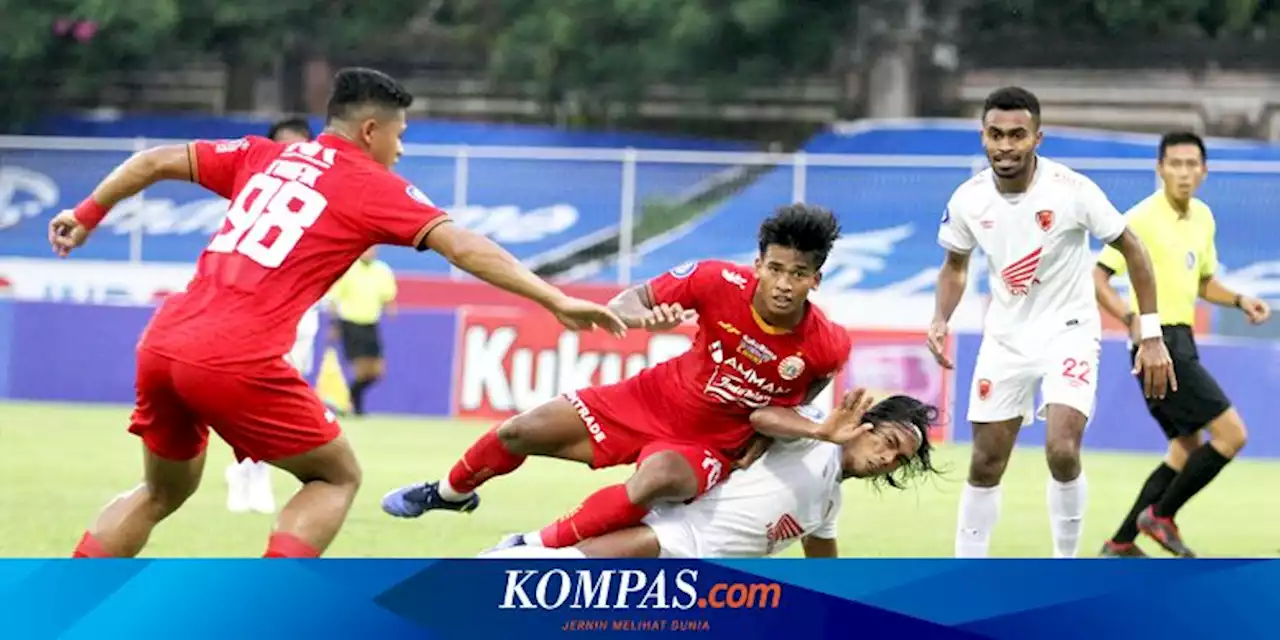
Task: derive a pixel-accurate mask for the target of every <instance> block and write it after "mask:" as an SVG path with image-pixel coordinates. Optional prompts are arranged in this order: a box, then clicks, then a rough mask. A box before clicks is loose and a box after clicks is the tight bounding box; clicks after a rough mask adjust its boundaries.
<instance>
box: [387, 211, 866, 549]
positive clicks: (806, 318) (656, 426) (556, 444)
mask: <svg viewBox="0 0 1280 640" xmlns="http://www.w3.org/2000/svg"><path fill="white" fill-rule="evenodd" d="M839 233H840V226H839V224H838V223H837V222H836V219H835V216H833V215H832V214H831V212H829V211H826V210H824V209H820V208H816V207H810V206H806V205H801V204H797V205H791V206H787V207H783V208H781V209H779V210H778V211H777V212H776V213H775V214H774V215H772V216H770V217H769V218H768V219H766V220H765V221H764V223H763V224H762V225H761V226H760V232H759V252H760V253H759V256H758V257H757V258H756V261H755V267H754V268H748V267H745V266H740V265H736V264H731V263H728V262H719V261H714V260H709V261H704V262H701V263H689V264H686V265H683V266H680V267H677V268H675V269H673V270H672V271H671V272H669V273H667V274H664V275H662V276H659V277H657V278H655V279H654V280H653V281H652V282H649V283H647V284H642V285H640V286H637V287H634V288H632V289H629V290H627V291H625V292H623V293H622V294H620V295H619V296H618V297H617V298H615V299H614V301H613V302H612V303H611V306H612V307H613V309H614V310H615V311H617V313H618V314H619V315H620V316H622V318H623V319H624V321H626V323H627V325H628V326H629V327H632V328H645V329H650V330H655V331H656V330H666V329H670V328H673V327H675V326H677V325H679V324H680V323H681V321H682V319H683V318H686V317H691V315H693V314H696V318H697V322H698V334H697V337H696V338H695V339H694V342H693V346H692V347H690V349H689V350H688V351H687V352H685V353H684V354H682V355H680V356H678V357H676V358H674V359H672V360H668V361H666V362H663V363H661V364H658V365H656V366H654V367H653V368H651V369H647V370H645V371H642V372H641V373H639V374H638V375H636V376H635V377H633V378H630V379H628V380H624V381H622V382H619V383H617V384H612V385H605V386H598V387H592V388H589V389H583V390H581V391H578V392H576V393H569V394H566V395H564V396H561V397H558V398H555V399H554V400H551V401H549V402H547V403H545V404H543V405H541V406H539V407H536V408H534V409H531V410H529V411H526V412H524V413H522V414H520V415H518V416H515V417H514V418H511V419H510V420H507V421H506V422H504V423H503V424H502V425H500V426H498V427H497V428H495V429H493V430H491V431H489V433H487V434H486V435H485V436H483V437H482V438H481V439H480V440H479V441H478V442H476V443H475V444H474V445H472V447H471V448H470V449H469V450H467V452H466V453H465V454H464V455H463V457H462V459H461V460H460V461H459V462H458V463H457V464H456V465H454V467H453V469H452V470H451V471H450V472H449V475H448V476H447V477H446V478H444V479H442V480H440V481H438V482H427V483H424V484H418V485H412V486H408V487H405V488H402V489H399V490H396V491H393V492H391V493H389V494H387V496H386V497H385V498H384V499H383V509H384V510H385V511H386V512H387V513H389V514H391V515H394V516H398V517H417V516H420V515H422V514H423V513H424V512H425V511H428V510H432V509H449V510H453V511H471V510H473V509H475V508H476V506H477V505H478V504H479V497H478V496H476V495H475V493H474V491H475V489H476V488H477V487H479V486H480V485H481V484H482V483H484V482H485V481H487V480H489V479H490V478H493V477H494V476H500V475H505V474H508V473H511V472H512V471H515V470H516V469H517V468H519V466H520V465H521V464H522V463H523V462H524V460H525V458H526V456H530V455H537V456H549V457H553V458H560V459H564V460H573V461H577V462H581V463H583V464H588V465H591V467H592V468H596V469H599V468H603V467H612V466H617V465H622V464H630V463H636V462H638V467H637V469H636V472H635V474H634V475H632V476H631V478H630V479H628V480H627V481H626V482H625V483H623V484H617V485H613V486H609V487H605V488H604V489H601V490H599V491H597V492H596V493H594V494H592V495H591V496H590V497H588V498H587V499H586V501H585V502H584V503H583V504H582V506H581V507H580V508H579V509H577V510H576V511H574V512H573V513H572V514H571V515H569V516H567V517H565V518H563V519H561V520H560V521H558V522H556V523H554V524H552V525H550V526H548V527H546V528H544V529H542V530H541V531H539V532H536V533H531V534H528V535H527V536H525V539H526V542H527V543H529V544H539V545H542V546H546V547H568V546H572V545H575V544H577V543H579V542H581V541H583V540H586V539H588V538H594V537H597V536H601V535H604V534H606V533H609V532H610V531H617V530H619V529H624V528H626V527H631V526H634V525H636V524H639V523H640V522H641V521H642V520H643V519H644V517H645V515H646V514H648V513H649V509H650V508H651V507H652V506H653V505H654V504H657V503H659V502H671V501H683V500H689V499H691V498H694V497H696V496H699V495H701V494H703V493H704V492H706V491H707V490H708V489H710V488H711V487H713V486H714V485H715V484H716V483H717V482H718V481H719V480H720V479H721V477H722V476H723V475H724V474H726V473H727V472H728V471H729V469H728V468H727V467H730V466H731V465H732V464H733V462H734V461H735V460H736V459H738V458H739V457H741V455H742V451H743V449H744V448H745V447H746V445H747V444H748V442H749V441H750V440H751V438H752V436H753V435H754V434H755V431H756V430H758V431H760V432H761V433H763V434H765V435H768V436H772V437H777V438H797V437H804V438H814V439H819V440H827V441H831V442H836V443H840V444H843V443H845V442H848V441H849V440H851V439H852V438H853V437H854V436H855V435H856V433H857V428H858V424H856V423H854V424H842V423H839V422H836V421H832V420H828V421H827V422H824V423H822V424H815V423H813V422H811V421H809V420H806V419H804V418H803V417H801V416H799V415H798V414H796V412H795V411H793V410H792V409H791V408H792V407H796V406H798V405H801V404H808V403H810V402H811V401H812V399H813V398H814V397H815V396H816V395H817V394H818V392H819V391H821V390H822V389H823V388H824V387H825V386H826V385H827V384H828V383H829V382H830V380H831V377H832V376H833V375H835V372H836V371H837V370H839V369H840V368H841V367H842V366H843V365H844V362H845V361H846V359H847V358H848V356H849V349H850V342H849V334H848V332H847V331H846V330H845V329H844V328H843V327H840V326H838V325H836V324H835V323H833V322H831V321H830V320H828V319H827V317H826V316H825V315H824V314H823V313H822V311H821V310H819V309H818V308H817V307H815V306H813V305H812V304H810V303H809V302H808V301H807V298H808V295H809V291H810V290H812V289H813V288H814V287H816V286H817V285H818V282H819V279H820V275H819V269H821V267H822V264H823V262H824V261H825V260H826V258H827V254H828V253H829V252H830V250H831V246H832V244H833V243H834V242H835V240H836V238H838V237H839Z"/></svg>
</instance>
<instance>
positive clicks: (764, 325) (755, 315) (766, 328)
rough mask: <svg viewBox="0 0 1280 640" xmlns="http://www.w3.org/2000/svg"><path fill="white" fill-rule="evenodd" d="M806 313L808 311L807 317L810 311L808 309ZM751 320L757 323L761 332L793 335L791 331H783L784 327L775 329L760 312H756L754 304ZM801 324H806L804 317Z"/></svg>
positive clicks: (774, 334) (773, 334) (775, 334)
mask: <svg viewBox="0 0 1280 640" xmlns="http://www.w3.org/2000/svg"><path fill="white" fill-rule="evenodd" d="M805 311H806V314H805V315H808V313H807V312H808V310H807V309H806V310H805ZM751 319H752V320H755V321H756V326H757V327H760V330H761V331H763V332H765V333H767V334H769V335H772V336H780V335H783V334H787V333H791V330H790V329H783V328H782V327H775V326H773V325H771V324H769V322H768V321H767V320H765V319H764V318H763V317H762V316H761V315H760V312H759V311H756V306H755V305H754V304H753V305H751ZM800 322H804V318H803V317H802V318H801V319H800ZM796 326H799V325H796Z"/></svg>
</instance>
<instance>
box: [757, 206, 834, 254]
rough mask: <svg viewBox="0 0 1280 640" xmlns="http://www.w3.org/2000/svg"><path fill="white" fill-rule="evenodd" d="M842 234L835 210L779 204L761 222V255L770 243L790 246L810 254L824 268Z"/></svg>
mask: <svg viewBox="0 0 1280 640" xmlns="http://www.w3.org/2000/svg"><path fill="white" fill-rule="evenodd" d="M839 238H840V221H839V220H836V216H835V214H833V213H831V212H830V211H828V210H826V209H823V208H822V207H815V206H811V205H807V204H800V203H796V204H791V205H787V206H785V207H779V208H778V210H777V211H775V212H774V213H773V215H771V216H769V217H768V218H766V219H765V221H764V222H763V223H761V224H760V255H764V252H765V250H766V249H768V248H769V246H770V245H777V246H780V247H787V248H788V249H795V250H796V251H799V252H801V253H807V254H809V256H810V257H812V258H813V263H814V266H815V267H817V268H819V269H821V268H822V265H823V263H825V262H826V261H827V255H828V254H830V253H831V247H832V246H833V245H835V243H836V240H838V239H839Z"/></svg>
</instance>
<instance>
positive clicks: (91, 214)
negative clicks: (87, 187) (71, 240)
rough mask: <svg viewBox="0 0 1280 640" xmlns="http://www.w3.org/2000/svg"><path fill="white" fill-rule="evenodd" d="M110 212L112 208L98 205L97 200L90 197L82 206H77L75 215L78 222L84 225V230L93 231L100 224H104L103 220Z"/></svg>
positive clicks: (83, 201) (82, 201)
mask: <svg viewBox="0 0 1280 640" xmlns="http://www.w3.org/2000/svg"><path fill="white" fill-rule="evenodd" d="M110 210H111V209H110V208H108V207H104V206H102V205H100V204H98V202H97V201H96V200H94V199H93V198H92V197H89V198H85V199H84V200H81V201H80V204H78V205H76V208H75V210H74V213H75V216H76V222H79V223H80V224H82V225H84V228H86V229H89V230H92V229H93V228H94V227H97V226H98V223H100V222H102V219H103V218H105V217H107V212H108V211H110Z"/></svg>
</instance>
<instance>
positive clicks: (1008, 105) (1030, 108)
mask: <svg viewBox="0 0 1280 640" xmlns="http://www.w3.org/2000/svg"><path fill="white" fill-rule="evenodd" d="M1023 110H1025V111H1027V112H1028V113H1030V114H1031V119H1032V120H1033V121H1034V122H1035V123H1036V126H1037V127H1038V126H1040V99H1039V98H1037V97H1036V94H1034V93H1031V92H1030V91H1027V90H1026V89H1023V88H1022V87H1001V88H999V89H996V90H995V91H992V92H991V93H990V94H988V95H987V101H986V102H984V103H982V119H983V120H986V118H987V113H989V112H991V111H1023Z"/></svg>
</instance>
